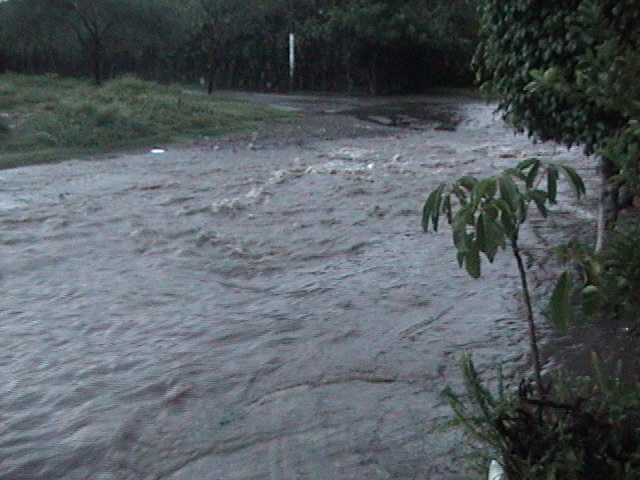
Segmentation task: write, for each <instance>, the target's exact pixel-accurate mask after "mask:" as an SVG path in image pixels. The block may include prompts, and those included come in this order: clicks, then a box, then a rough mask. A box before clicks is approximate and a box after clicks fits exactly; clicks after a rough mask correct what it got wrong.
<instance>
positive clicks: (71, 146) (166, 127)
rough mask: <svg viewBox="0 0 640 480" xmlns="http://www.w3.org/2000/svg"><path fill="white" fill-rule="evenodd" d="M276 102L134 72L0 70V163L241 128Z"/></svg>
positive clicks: (273, 114) (272, 113) (265, 115)
mask: <svg viewBox="0 0 640 480" xmlns="http://www.w3.org/2000/svg"><path fill="white" fill-rule="evenodd" d="M287 116H290V115H288V114H285V113H283V112H281V111H278V110H276V109H272V108H269V107H266V106H261V105H256V104H252V103H249V102H244V101H241V100H232V99H229V98H225V97H224V96H215V95H213V96H211V95H206V94H203V93H194V92H187V91H185V90H184V89H183V88H182V87H180V86H175V85H173V86H166V85H159V84H156V83H152V82H146V81H143V80H140V79H137V78H135V77H131V76H124V77H120V78H117V79H114V80H110V81H108V82H106V83H104V85H102V86H100V87H95V86H93V85H91V84H89V83H88V82H83V81H80V80H75V79H69V78H62V77H58V76H55V75H43V76H26V75H15V74H5V75H0V168H10V167H16V166H20V165H27V164H33V163H43V162H47V161H53V160H60V159H64V158H70V157H77V156H86V155H94V154H98V153H105V152H113V151H118V150H124V149H130V148H136V147H142V146H149V145H152V144H154V143H167V142H172V141H177V140H184V139H186V138H193V137H197V136H201V135H209V136H216V135H223V134H228V133H233V132H236V131H242V130H245V129H248V128H251V127H252V126H255V125H256V124H258V123H259V122H261V121H263V120H266V119H269V118H285V117H287Z"/></svg>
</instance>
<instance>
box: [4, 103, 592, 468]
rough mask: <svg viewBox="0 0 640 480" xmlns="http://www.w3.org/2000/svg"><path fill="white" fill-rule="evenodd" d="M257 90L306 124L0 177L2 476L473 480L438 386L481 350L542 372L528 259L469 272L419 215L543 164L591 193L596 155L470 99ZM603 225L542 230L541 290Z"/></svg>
mask: <svg viewBox="0 0 640 480" xmlns="http://www.w3.org/2000/svg"><path fill="white" fill-rule="evenodd" d="M245 97H249V98H251V99H252V100H262V101H267V102H268V103H270V104H272V105H275V106H278V107H279V108H284V109H288V110H290V111H297V112H299V115H300V118H299V119H298V120H296V121H289V122H274V123H269V124H267V125H263V126H261V127H258V128H256V129H255V130H254V131H252V132H250V133H248V134H243V135H236V136H232V137H228V138H225V139H202V140H200V141H198V142H194V143H193V144H190V145H185V146H168V147H166V151H165V152H164V153H147V152H140V153H132V154H123V155H117V156H113V157H110V158H100V159H97V160H93V161H85V160H71V161H66V162H62V163H59V164H55V165H43V166H31V167H24V168H19V169H14V170H6V171H3V172H0V246H1V248H2V252H3V255H2V257H0V275H1V277H0V281H1V282H2V287H3V294H2V296H1V297H0V309H1V311H2V312H3V314H2V316H1V318H0V322H1V323H0V328H1V329H2V335H1V336H0V372H1V374H2V378H3V382H2V384H0V432H1V433H0V448H1V449H2V452H3V454H2V455H0V478H1V479H7V480H8V479H27V478H28V479H50V478H58V479H91V480H94V479H95V480H98V479H99V480H110V479H137V480H140V479H163V480H182V479H212V480H213V479H216V480H240V479H273V480H276V479H277V480H283V479H294V478H299V479H309V480H320V479H331V480H335V479H340V480H342V479H345V480H346V479H362V478H367V479H370V480H377V479H438V480H453V479H458V478H462V476H463V475H464V474H465V472H466V471H467V467H466V466H465V463H464V461H463V460H462V456H463V454H464V449H463V447H462V444H461V442H460V439H459V435H458V433H457V432H446V433H442V432H438V431H436V429H437V427H438V426H439V425H441V424H442V423H443V422H444V421H446V420H447V419H448V418H449V417H450V412H449V410H448V408H447V407H446V406H445V405H444V403H443V400H442V397H441V392H442V390H443V389H444V387H445V386H447V385H451V386H454V387H459V386H460V376H459V372H458V368H457V362H458V358H459V356H460V354H461V353H462V352H464V351H473V356H474V358H475V360H476V363H477V366H478V368H479V369H480V370H481V371H482V372H485V373H486V374H487V375H488V376H491V375H493V366H494V365H495V364H504V365H506V368H507V371H508V372H509V373H511V374H513V375H519V374H521V373H522V372H523V371H524V370H526V368H527V365H528V358H527V353H526V352H527V342H526V329H525V327H524V324H523V323H522V322H521V316H520V313H519V311H518V307H517V305H518V300H519V291H518V286H517V279H516V269H515V266H514V265H513V262H511V260H510V258H509V256H508V255H500V256H498V258H497V259H496V261H495V263H494V264H492V265H487V266H486V267H485V269H484V275H483V277H482V278H480V279H478V280H472V279H470V278H468V277H467V276H466V275H465V273H464V272H463V271H461V270H460V269H459V268H458V265H457V263H456V260H455V252H454V250H453V247H452V246H451V240H450V234H449V232H448V231H447V229H444V230H443V231H441V232H438V233H435V234H434V233H430V234H425V233H423V232H422V231H421V230H420V213H421V206H422V203H423V202H424V200H425V198H426V196H427V194H428V193H429V192H430V191H431V189H433V188H434V187H435V186H437V185H438V183H439V182H442V181H448V180H452V179H454V178H457V177H458V176H460V175H463V174H471V175H484V174H489V173H490V172H493V171H495V170H496V169H502V168H505V167H507V166H510V165H512V164H514V163H515V162H517V161H518V160H520V159H523V158H527V157H529V156H532V155H535V156H538V157H541V158H545V159H553V160H554V161H560V162H563V163H569V164H572V165H573V166H574V167H576V168H577V169H578V170H579V171H580V172H581V173H582V174H584V175H585V176H586V177H587V178H589V179H592V181H595V180H594V179H595V173H594V168H593V162H592V161H591V160H589V159H586V158H584V157H583V156H581V155H580V154H579V153H578V152H576V151H566V150H563V149H558V148H556V147H554V146H551V145H542V144H539V145H534V144H532V143H531V142H530V141H529V140H528V139H526V138H524V137H522V136H516V135H513V134H512V133H511V132H510V131H509V130H508V129H507V128H505V127H504V126H503V125H502V123H501V122H500V121H499V120H498V119H497V118H495V116H494V115H493V113H492V111H493V106H491V105H486V104H484V103H483V102H481V101H478V100H473V99H468V98H455V99H451V98H436V97H415V98H414V97H412V98H403V99H376V100H374V99H351V98H340V99H336V98H330V99H327V98H322V97H312V98H311V97H287V96H270V97H267V96H262V97H260V98H258V96H256V95H245ZM376 102H382V103H376ZM384 102H387V103H386V104H384ZM387 119H388V120H387ZM454 126H455V129H454V128H453V127H454ZM593 212H594V208H593V201H592V200H588V201H587V202H586V203H583V204H581V205H575V204H574V203H573V202H572V201H571V200H570V199H569V195H568V192H564V195H563V197H562V200H561V202H560V203H559V204H558V206H557V207H556V208H555V212H554V218H555V219H556V220H555V221H554V222H555V223H554V224H553V226H552V228H550V227H548V226H547V225H548V224H547V223H543V222H541V221H540V220H535V219H534V221H533V223H532V228H530V229H527V231H526V232H525V235H524V237H523V243H524V244H525V246H527V247H528V255H529V258H530V264H531V266H532V272H533V273H534V275H538V278H539V282H538V284H539V285H541V286H543V285H544V279H545V273H544V272H546V271H547V269H545V262H546V260H536V259H537V258H538V256H537V253H538V252H540V251H542V246H543V245H545V244H547V242H548V240H546V239H547V238H548V237H549V236H550V237H551V239H552V240H554V241H555V240H558V239H563V240H568V239H569V238H567V237H569V236H571V235H574V234H579V233H580V231H581V229H584V228H585V226H586V229H587V230H588V229H589V228H591V227H592V226H593V224H594V222H595V218H594V213H593ZM541 242H542V243H541ZM536 261H537V262H538V263H536ZM540 262H542V263H540ZM536 272H537V273H536Z"/></svg>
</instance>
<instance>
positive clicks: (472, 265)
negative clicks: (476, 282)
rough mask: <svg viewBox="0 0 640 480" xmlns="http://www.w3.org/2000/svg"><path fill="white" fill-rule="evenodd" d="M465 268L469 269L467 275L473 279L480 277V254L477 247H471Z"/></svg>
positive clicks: (467, 254) (465, 258)
mask: <svg viewBox="0 0 640 480" xmlns="http://www.w3.org/2000/svg"><path fill="white" fill-rule="evenodd" d="M464 260H465V262H464V266H465V268H466V269H467V273H468V274H469V275H471V276H472V277H473V278H478V277H479V276H480V252H479V251H478V247H477V246H476V245H471V247H470V248H469V251H468V252H467V253H466V255H465V257H464Z"/></svg>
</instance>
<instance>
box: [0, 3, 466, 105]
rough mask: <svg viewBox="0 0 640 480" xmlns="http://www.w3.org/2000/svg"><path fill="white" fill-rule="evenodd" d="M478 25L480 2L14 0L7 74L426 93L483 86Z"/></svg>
mask: <svg viewBox="0 0 640 480" xmlns="http://www.w3.org/2000/svg"><path fill="white" fill-rule="evenodd" d="M477 30H478V18H477V11H476V8H475V7H474V5H473V2H470V1H469V0H253V1H245V2H240V1H237V0H4V1H0V72H2V71H7V70H11V71H17V72H21V73H47V72H54V73H59V74H63V75H70V76H76V77H91V78H92V79H93V80H94V81H95V82H96V83H98V84H99V83H101V82H102V81H104V80H105V79H106V78H109V77H112V76H115V75H118V74H121V73H125V72H127V73H134V74H136V75H139V76H141V77H143V78H146V79H152V80H163V81H167V80H171V81H188V82H193V81H198V80H200V79H203V80H204V82H205V83H206V84H207V86H208V88H209V89H210V90H213V89H217V88H243V89H256V90H266V91H283V90H288V89H305V90H341V91H366V92H369V93H374V94H378V93H385V94H386V93H402V92H419V91H421V90H424V89H426V88H428V87H432V86H439V85H462V84H470V83H471V82H472V80H473V75H472V73H471V70H470V67H469V62H470V59H471V56H472V54H473V51H474V49H475V45H476V35H477ZM290 33H293V34H294V35H295V37H294V38H295V59H296V63H295V70H294V75H293V77H290V65H289V34H290Z"/></svg>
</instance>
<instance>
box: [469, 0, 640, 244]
mask: <svg viewBox="0 0 640 480" xmlns="http://www.w3.org/2000/svg"><path fill="white" fill-rule="evenodd" d="M638 20H640V1H639V0H484V4H483V10H482V20H481V25H482V27H481V37H482V41H481V44H480V47H479V49H478V51H477V54H476V60H475V64H476V68H477V73H478V78H479V80H480V82H481V83H482V84H483V86H484V88H485V89H486V90H488V91H491V92H493V93H495V94H497V95H498V96H499V99H500V100H499V108H500V109H501V110H502V111H503V113H504V116H505V118H506V119H507V120H508V121H509V122H510V123H511V124H512V125H513V126H514V127H515V128H516V129H517V130H519V131H524V132H527V133H528V134H529V135H531V136H533V137H535V138H537V139H541V140H554V141H557V142H559V143H563V144H565V145H567V146H571V145H581V146H583V148H584V150H585V152H586V153H588V154H591V153H598V154H600V155H601V159H602V160H601V172H602V177H603V186H602V192H601V206H600V222H599V233H598V241H597V244H598V246H601V245H602V244H603V242H604V232H605V231H609V230H610V229H611V228H612V226H613V224H614V223H615V221H616V219H617V214H618V211H619V209H620V202H619V198H618V194H619V191H620V187H621V182H620V178H621V177H620V176H619V175H618V174H619V173H623V174H624V173H629V171H630V170H629V167H631V165H630V164H629V162H628V161H627V162H621V161H620V159H616V158H614V157H615V152H614V151H613V149H612V148H613V146H614V144H616V139H618V141H619V140H620V139H621V138H626V139H627V140H629V137H628V134H629V133H630V132H631V130H632V129H633V128H634V127H633V126H634V122H635V121H636V120H637V117H638V103H637V102H638V101H639V100H640V96H638V90H639V88H640V87H638V82H637V76H636V75H635V74H636V73H638V68H640V67H638V62H637V60H638V55H639V54H640V29H638V28H637V24H638ZM634 102H635V103H634ZM629 106H631V107H632V108H629ZM625 148H626V147H625V146H623V147H622V149H625ZM618 150H620V144H619V143H618ZM629 159H630V157H629V156H627V160H629ZM637 162H638V159H637V157H636V158H635V160H634V161H632V162H631V164H636V165H637ZM636 169H637V166H636Z"/></svg>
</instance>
